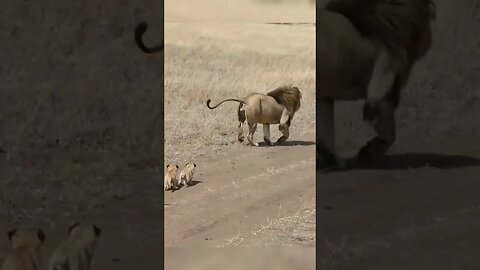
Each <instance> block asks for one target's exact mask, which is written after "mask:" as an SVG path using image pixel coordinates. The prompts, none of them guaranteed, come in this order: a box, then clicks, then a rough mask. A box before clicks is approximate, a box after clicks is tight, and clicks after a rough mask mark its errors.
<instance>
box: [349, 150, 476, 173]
mask: <svg viewBox="0 0 480 270" xmlns="http://www.w3.org/2000/svg"><path fill="white" fill-rule="evenodd" d="M468 166H480V159H477V158H474V157H469V156H462V155H444V154H435V153H406V154H393V155H385V156H383V157H381V158H378V159H375V160H374V161H371V162H369V163H363V162H359V161H358V159H357V158H356V157H353V158H350V159H348V160H347V170H353V169H367V170H372V169H373V170H402V169H416V168H422V167H432V168H437V169H454V168H460V167H468Z"/></svg>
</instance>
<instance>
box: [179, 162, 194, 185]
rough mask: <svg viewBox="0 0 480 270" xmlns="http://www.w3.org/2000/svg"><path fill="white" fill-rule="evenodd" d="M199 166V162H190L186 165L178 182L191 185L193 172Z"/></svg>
mask: <svg viewBox="0 0 480 270" xmlns="http://www.w3.org/2000/svg"><path fill="white" fill-rule="evenodd" d="M196 167H197V164H195V163H189V162H187V164H186V165H185V168H184V169H183V170H182V172H180V177H179V178H178V182H180V184H182V185H184V186H187V187H189V186H190V182H192V179H193V172H194V171H195V168H196Z"/></svg>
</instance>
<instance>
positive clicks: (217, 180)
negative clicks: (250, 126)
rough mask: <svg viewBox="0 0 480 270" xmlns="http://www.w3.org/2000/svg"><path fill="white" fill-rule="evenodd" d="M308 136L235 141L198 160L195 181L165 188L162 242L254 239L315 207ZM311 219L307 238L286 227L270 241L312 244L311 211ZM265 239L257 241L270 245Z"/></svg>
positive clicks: (311, 144)
mask: <svg viewBox="0 0 480 270" xmlns="http://www.w3.org/2000/svg"><path fill="white" fill-rule="evenodd" d="M313 138H314V136H313V135H312V136H308V137H305V138H303V139H302V140H292V141H289V142H287V144H286V145H284V146H273V147H249V146H245V145H239V146H238V147H236V149H234V150H232V152H231V153H229V156H228V155H225V156H223V157H222V156H221V157H213V158H210V159H203V160H198V162H196V163H197V170H196V173H195V180H196V181H198V182H195V185H194V186H191V187H183V188H181V189H180V190H177V191H174V192H171V191H167V192H165V246H166V247H172V246H178V247H188V246H195V247H201V246H207V247H212V246H221V247H224V246H235V245H239V244H241V245H259V244H258V243H255V242H254V240H255V239H258V238H259V236H258V235H256V234H257V233H258V234H259V235H262V234H261V233H260V232H261V231H262V228H265V227H268V226H269V225H271V223H272V222H275V220H281V219H283V220H284V219H285V218H288V217H289V216H294V215H299V214H302V215H305V214H308V213H307V212H308V211H311V210H312V209H313V211H314V209H315V173H314V167H315V155H314V151H315V143H314V139H313ZM311 222H312V227H311V228H310V229H309V233H310V234H309V236H308V238H307V239H303V238H302V237H297V238H295V237H294V236H295V234H299V233H301V232H298V233H297V232H295V230H296V228H295V227H293V228H292V227H288V228H286V229H288V230H292V234H291V237H292V238H291V239H282V238H281V234H279V235H278V236H276V237H278V239H281V240H280V241H277V242H275V243H273V245H274V246H282V245H284V246H292V245H293V246H310V247H313V246H315V224H314V222H315V213H313V215H312V220H311ZM291 225H293V224H291ZM307 233H308V232H307ZM263 235H265V236H266V234H263ZM260 237H261V236H260ZM266 237H268V236H266ZM278 239H277V240H278ZM264 240H265V241H262V242H263V243H261V244H260V246H268V245H269V242H268V241H267V239H264Z"/></svg>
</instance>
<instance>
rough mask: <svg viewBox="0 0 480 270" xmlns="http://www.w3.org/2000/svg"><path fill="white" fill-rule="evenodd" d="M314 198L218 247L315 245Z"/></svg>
mask: <svg viewBox="0 0 480 270" xmlns="http://www.w3.org/2000/svg"><path fill="white" fill-rule="evenodd" d="M315 216H316V206H315V198H313V199H312V200H310V201H305V202H304V203H303V205H302V207H301V208H300V209H299V210H298V211H297V212H296V213H295V214H293V215H285V214H283V215H281V214H280V215H279V217H277V218H275V219H269V220H267V222H266V223H265V224H262V225H261V226H259V227H258V228H257V229H256V230H253V231H251V232H248V233H243V234H238V235H236V236H235V237H232V238H230V239H228V240H227V241H226V242H225V243H224V244H222V245H220V246H219V247H231V246H248V247H273V246H276V247H279V246H280V247H315V241H316V234H315V233H316V223H315Z"/></svg>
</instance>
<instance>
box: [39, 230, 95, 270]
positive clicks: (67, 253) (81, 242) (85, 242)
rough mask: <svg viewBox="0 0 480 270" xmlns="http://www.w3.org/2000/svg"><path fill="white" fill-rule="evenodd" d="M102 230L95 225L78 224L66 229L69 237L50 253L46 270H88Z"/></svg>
mask: <svg viewBox="0 0 480 270" xmlns="http://www.w3.org/2000/svg"><path fill="white" fill-rule="evenodd" d="M101 232H102V230H101V229H100V228H98V227H97V226H95V224H79V223H78V222H77V223H75V224H73V225H71V226H70V227H69V228H68V233H69V237H68V238H67V240H65V242H63V243H62V244H60V245H59V246H58V247H57V248H56V249H55V250H54V251H53V253H52V256H51V258H50V262H49V264H48V270H88V269H90V265H91V262H92V257H93V255H94V251H95V246H96V244H97V240H98V238H99V237H100V234H101Z"/></svg>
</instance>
